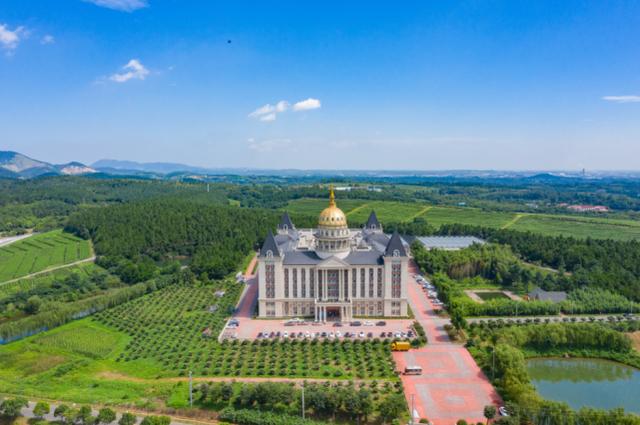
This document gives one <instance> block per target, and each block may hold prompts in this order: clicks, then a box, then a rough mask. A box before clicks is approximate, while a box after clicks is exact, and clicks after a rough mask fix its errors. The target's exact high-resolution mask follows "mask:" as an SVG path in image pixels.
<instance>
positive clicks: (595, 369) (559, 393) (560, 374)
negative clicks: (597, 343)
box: [527, 358, 640, 414]
mask: <svg viewBox="0 0 640 425" xmlns="http://www.w3.org/2000/svg"><path fill="white" fill-rule="evenodd" d="M527 369H528V370H529V374H530V375H531V381H532V382H533V384H534V385H535V387H536V389H537V390H538V393H540V395H541V396H542V397H544V398H546V399H548V400H556V401H564V402H566V403H567V404H569V406H571V407H572V408H574V409H579V408H581V407H584V406H588V407H595V408H599V409H613V408H616V407H623V408H624V409H625V410H626V411H628V412H634V413H638V414H640V370H638V369H635V368H632V367H630V366H626V365H623V364H621V363H616V362H612V361H608V360H599V359H558V358H551V359H542V358H538V359H530V360H528V361H527Z"/></svg>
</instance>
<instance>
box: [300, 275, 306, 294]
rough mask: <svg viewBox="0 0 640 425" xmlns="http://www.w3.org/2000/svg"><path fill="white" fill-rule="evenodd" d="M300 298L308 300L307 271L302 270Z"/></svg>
mask: <svg viewBox="0 0 640 425" xmlns="http://www.w3.org/2000/svg"><path fill="white" fill-rule="evenodd" d="M300 285H302V286H301V288H300V296H301V297H302V298H307V269H300Z"/></svg>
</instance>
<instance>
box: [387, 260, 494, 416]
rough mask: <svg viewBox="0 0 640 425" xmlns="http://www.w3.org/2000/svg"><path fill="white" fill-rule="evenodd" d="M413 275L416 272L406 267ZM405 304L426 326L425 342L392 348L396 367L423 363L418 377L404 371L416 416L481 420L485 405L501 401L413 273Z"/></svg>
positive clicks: (409, 400) (406, 386)
mask: <svg viewBox="0 0 640 425" xmlns="http://www.w3.org/2000/svg"><path fill="white" fill-rule="evenodd" d="M409 271H410V273H411V275H413V274H415V273H417V272H418V269H417V266H416V265H415V263H413V262H412V263H411V265H410V270H409ZM408 285H409V287H408V288H407V290H408V296H409V304H410V305H411V308H412V309H413V312H414V314H415V318H416V320H417V321H418V322H420V324H421V325H422V326H423V327H424V330H425V332H426V334H427V338H428V341H429V342H428V344H427V345H426V346H425V347H422V348H419V349H416V350H410V351H408V352H394V353H393V358H394V360H395V362H396V365H397V368H398V370H401V371H402V370H404V368H405V366H420V367H422V375H402V377H401V379H402V383H403V385H404V391H405V397H406V398H407V403H408V404H409V407H411V402H412V396H413V399H414V408H415V410H414V412H413V414H414V416H415V415H416V414H417V417H419V418H427V419H429V420H430V421H431V422H432V423H433V424H434V425H455V423H456V421H457V420H458V419H466V420H467V421H473V423H475V422H478V421H484V420H485V418H484V415H483V409H484V406H486V405H489V404H494V405H496V406H498V405H500V404H501V399H500V396H499V395H498V393H497V392H496V391H495V389H494V388H493V386H492V385H491V383H490V382H489V380H488V379H487V377H486V376H485V375H484V373H483V372H482V370H480V368H479V367H478V365H477V364H476V363H475V361H474V360H473V357H471V354H469V352H468V351H467V349H466V348H464V347H463V346H462V345H459V344H455V343H453V342H451V341H450V340H449V336H448V335H447V333H446V331H445V329H444V326H445V325H446V324H448V323H449V320H448V319H444V318H441V317H439V316H438V315H436V313H435V311H434V307H433V305H432V304H431V302H430V301H429V298H428V297H427V296H426V294H425V293H424V291H423V290H422V288H421V287H420V285H418V284H417V283H416V282H415V280H414V279H413V277H411V278H410V279H409V283H408Z"/></svg>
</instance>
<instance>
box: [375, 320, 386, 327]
mask: <svg viewBox="0 0 640 425" xmlns="http://www.w3.org/2000/svg"><path fill="white" fill-rule="evenodd" d="M386 325H387V322H385V321H384V320H380V321H378V322H376V326H386Z"/></svg>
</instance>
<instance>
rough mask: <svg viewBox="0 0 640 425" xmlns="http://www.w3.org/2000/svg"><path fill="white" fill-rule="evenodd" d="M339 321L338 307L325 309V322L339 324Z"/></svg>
mask: <svg viewBox="0 0 640 425" xmlns="http://www.w3.org/2000/svg"><path fill="white" fill-rule="evenodd" d="M341 319H342V318H341V317H340V307H327V322H339V321H340V320H341Z"/></svg>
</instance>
